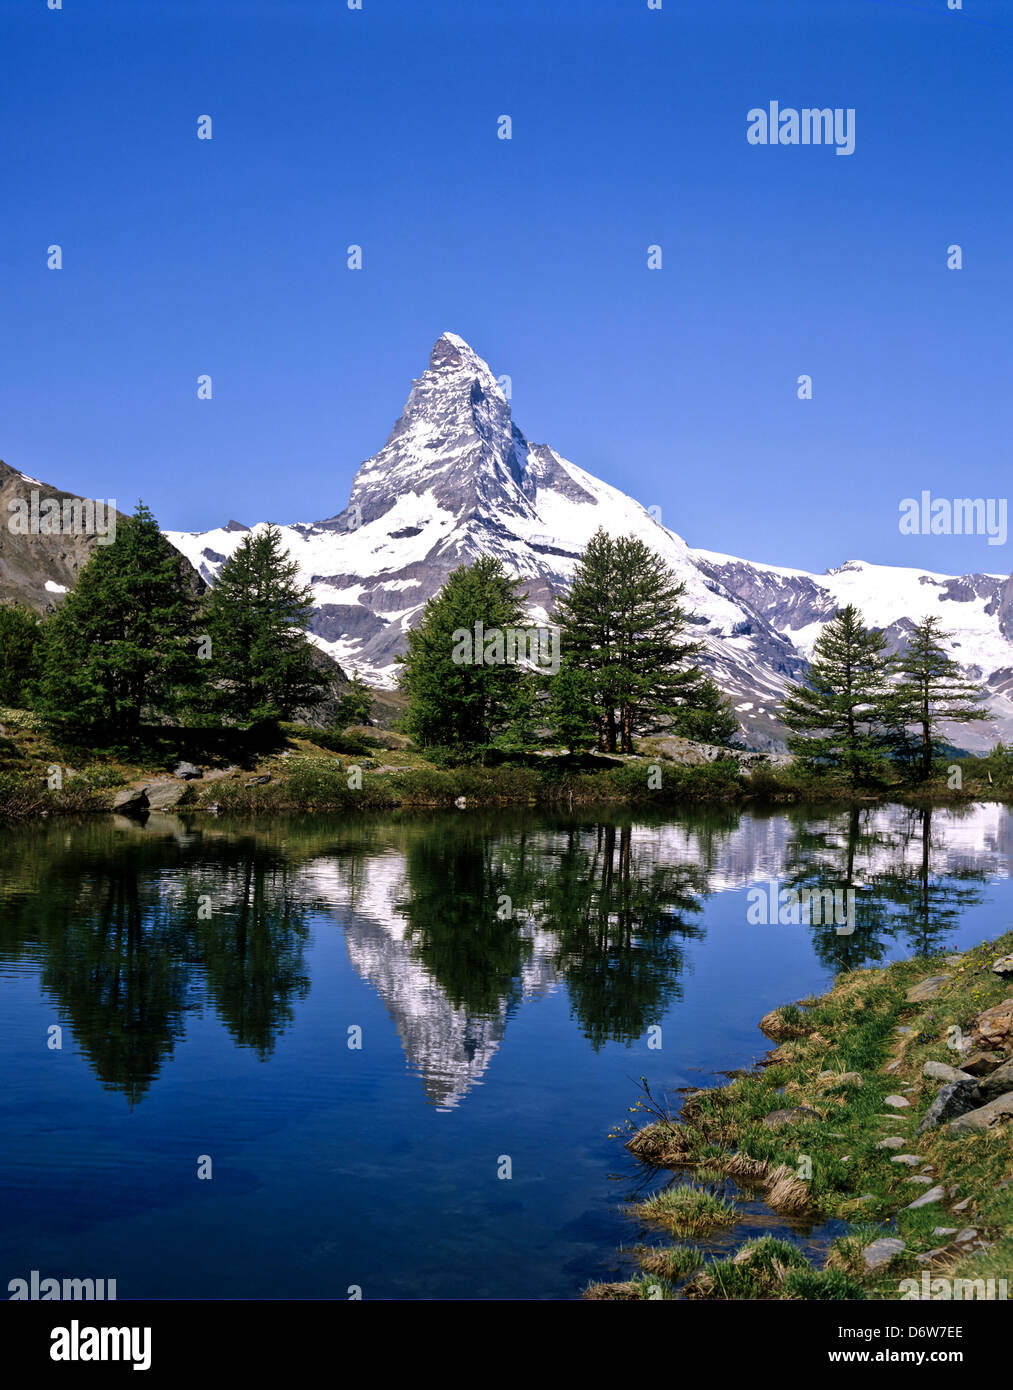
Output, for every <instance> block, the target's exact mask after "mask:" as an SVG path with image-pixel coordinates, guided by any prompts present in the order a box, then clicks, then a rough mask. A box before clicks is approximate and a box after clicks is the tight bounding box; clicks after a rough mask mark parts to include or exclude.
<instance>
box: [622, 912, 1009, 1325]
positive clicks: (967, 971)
mask: <svg viewBox="0 0 1013 1390" xmlns="http://www.w3.org/2000/svg"><path fill="white" fill-rule="evenodd" d="M1010 951H1013V933H1008V934H1006V935H1004V936H1002V937H1000V938H999V939H998V940H996V941H993V942H991V943H984V942H983V943H982V944H981V945H980V946H979V947H976V948H974V949H972V950H970V951H968V952H966V953H965V954H964V957H963V959H962V960H961V961H959V962H956V963H950V962H948V961H947V960H945V959H941V958H940V957H939V956H931V957H920V958H917V957H916V958H914V959H912V960H908V961H902V962H897V963H896V964H893V965H891V966H889V967H887V968H886V969H874V970H858V971H853V972H850V973H846V974H843V975H841V976H839V977H838V979H837V981H836V982H835V985H834V987H833V989H832V990H831V991H830V992H829V993H828V994H826V995H824V996H823V997H822V998H820V999H815V1000H811V1001H805V1002H806V1007H804V1008H800V1007H798V1006H796V1005H788V1006H786V1007H785V1008H784V1009H782V1010H779V1011H778V1012H779V1013H780V1014H781V1016H782V1017H784V1018H785V1019H786V1021H789V1022H791V1023H792V1024H793V1025H796V1026H797V1027H798V1029H799V1030H800V1031H802V1036H796V1037H792V1038H789V1039H788V1040H786V1041H783V1042H781V1043H780V1045H779V1046H778V1047H777V1048H776V1049H775V1051H774V1052H773V1053H772V1054H771V1056H772V1061H771V1064H770V1065H769V1066H766V1067H765V1068H762V1069H757V1070H756V1071H754V1072H751V1073H749V1074H746V1075H740V1076H738V1077H736V1078H735V1079H734V1080H732V1081H731V1082H730V1083H729V1084H728V1085H726V1086H723V1087H718V1088H714V1089H712V1090H707V1091H699V1092H696V1093H694V1094H692V1095H691V1096H689V1097H688V1098H687V1099H686V1101H685V1102H684V1104H683V1108H682V1113H681V1115H680V1116H679V1118H678V1120H677V1121H670V1122H667V1123H664V1122H657V1121H656V1122H655V1123H654V1124H652V1125H648V1126H645V1127H644V1128H643V1129H642V1130H639V1131H637V1132H636V1133H635V1134H634V1135H633V1136H632V1137H631V1138H630V1139H629V1140H628V1141H627V1143H628V1146H629V1147H630V1149H631V1151H632V1152H634V1153H635V1154H636V1155H637V1157H639V1158H641V1159H642V1160H644V1161H646V1162H651V1163H654V1164H664V1162H665V1160H666V1159H668V1160H670V1161H671V1163H672V1166H676V1165H678V1166H684V1165H686V1166H691V1167H694V1168H695V1171H696V1172H697V1174H698V1176H700V1175H704V1176H706V1175H712V1174H713V1173H714V1172H715V1171H718V1170H722V1171H724V1172H725V1173H726V1174H728V1175H730V1176H732V1177H735V1178H736V1180H738V1181H742V1182H744V1183H746V1184H747V1185H751V1186H752V1187H753V1188H754V1189H757V1190H758V1192H757V1195H760V1196H763V1195H764V1192H763V1189H764V1186H765V1185H766V1184H770V1183H771V1182H772V1181H773V1180H774V1179H775V1178H777V1177H778V1175H780V1177H779V1179H778V1181H779V1182H780V1185H781V1187H782V1188H784V1187H786V1188H787V1190H788V1193H789V1197H790V1198H791V1199H792V1200H794V1199H795V1198H797V1196H798V1194H799V1192H800V1191H802V1190H804V1194H805V1196H806V1198H807V1201H808V1204H809V1208H810V1212H811V1215H812V1216H813V1218H814V1219H827V1218H830V1217H834V1218H839V1219H843V1220H845V1221H847V1222H849V1223H850V1229H849V1231H848V1233H847V1234H846V1235H845V1236H844V1237H843V1238H841V1239H839V1240H837V1241H835V1242H834V1244H833V1246H832V1247H831V1248H830V1249H829V1251H828V1254H827V1262H826V1268H825V1269H823V1270H813V1269H811V1268H809V1267H808V1265H807V1266H806V1269H802V1268H801V1266H797V1268H798V1272H797V1273H790V1274H786V1275H785V1277H784V1280H783V1281H782V1283H781V1284H780V1285H779V1290H780V1291H779V1292H777V1293H774V1294H758V1293H757V1292H756V1289H757V1288H758V1287H760V1286H761V1285H763V1284H764V1280H765V1278H766V1277H767V1276H766V1275H763V1274H762V1270H763V1268H765V1266H764V1257H763V1253H762V1251H761V1254H760V1256H758V1257H756V1258H752V1257H750V1258H747V1259H746V1260H744V1261H742V1262H740V1263H738V1264H734V1266H733V1265H732V1262H723V1263H721V1262H719V1263H720V1265H721V1267H720V1268H718V1269H717V1273H716V1274H715V1272H714V1271H715V1269H716V1266H714V1265H708V1266H706V1267H705V1269H704V1270H702V1271H701V1272H700V1274H699V1275H698V1276H696V1277H695V1278H694V1280H693V1281H692V1284H693V1287H694V1288H695V1289H697V1292H696V1294H691V1295H689V1296H707V1297H758V1296H775V1297H779V1298H789V1297H791V1298H795V1297H797V1298H853V1297H867V1298H886V1299H896V1298H900V1297H902V1293H901V1292H900V1291H899V1283H900V1280H901V1279H903V1278H909V1277H915V1278H918V1277H920V1274H921V1271H922V1269H923V1268H925V1266H924V1265H923V1264H920V1263H919V1262H918V1260H917V1258H916V1257H917V1256H918V1255H919V1254H925V1253H926V1252H928V1251H931V1250H936V1249H938V1248H940V1247H943V1248H944V1253H943V1255H942V1256H941V1257H940V1258H939V1260H938V1262H937V1264H936V1265H934V1267H933V1272H934V1273H936V1274H938V1273H946V1274H948V1275H950V1276H951V1277H959V1278H968V1279H988V1278H990V1277H991V1278H1007V1279H1008V1278H1010V1271H1011V1268H1013V1186H1006V1187H1003V1186H1001V1183H1002V1182H1003V1181H1004V1180H1007V1179H1009V1177H1010V1176H1011V1174H1013V1153H1011V1143H1010V1140H1011V1127H1009V1126H1006V1127H1004V1128H1003V1127H1000V1128H999V1129H997V1130H995V1131H993V1132H991V1133H986V1134H967V1135H956V1134H953V1133H951V1132H949V1131H947V1130H946V1128H945V1126H944V1127H942V1128H941V1129H936V1130H932V1131H928V1132H926V1133H924V1134H921V1135H916V1133H915V1131H916V1128H917V1125H918V1122H919V1120H920V1119H921V1117H922V1116H923V1115H924V1113H925V1111H926V1110H927V1109H928V1106H929V1105H930V1103H931V1101H932V1100H933V1099H934V1097H935V1095H936V1092H937V1091H938V1089H939V1086H940V1085H941V1083H940V1082H939V1081H935V1080H932V1079H930V1078H928V1077H924V1076H923V1075H922V1067H923V1066H924V1063H925V1062H926V1061H927V1060H930V1059H931V1060H935V1061H939V1062H946V1063H948V1064H949V1065H951V1066H955V1065H956V1066H959V1061H960V1058H959V1056H958V1055H957V1054H956V1053H955V1052H954V1051H953V1050H952V1049H951V1048H949V1047H948V1046H947V1038H948V1035H949V1030H950V1028H951V1026H952V1025H953V1024H957V1025H958V1026H959V1027H961V1028H962V1029H963V1030H964V1032H965V1033H967V1032H969V1030H970V1027H971V1025H972V1023H973V1020H974V1019H975V1018H976V1017H977V1015H978V1014H979V1013H981V1012H982V1011H983V1010H984V1009H987V1008H990V1007H991V1006H992V1005H994V1004H996V1003H999V1002H1000V1001H1001V1000H1003V999H1006V998H1008V997H1009V996H1010V995H1011V994H1013V986H1011V984H1010V982H1009V981H1008V980H1003V979H1001V978H1000V977H998V976H996V975H993V974H992V972H991V969H990V966H991V963H992V962H993V961H994V960H995V959H996V958H997V957H998V956H1000V955H1005V954H1008V953H1009V952H1010ZM939 974H943V975H945V976H946V977H947V980H946V984H945V985H944V987H943V989H942V991H941V993H940V994H939V995H938V996H937V997H936V998H934V999H931V1000H928V1001H926V1002H923V1003H908V1001H907V999H906V997H905V996H906V994H907V991H908V990H909V989H910V988H911V986H912V985H914V984H916V983H918V982H920V981H921V980H924V979H925V978H927V977H928V976H930V975H939ZM901 1026H903V1027H905V1028H907V1029H909V1030H910V1031H909V1032H906V1033H899V1032H898V1028H899V1027H901ZM1007 1055H1008V1053H1007ZM888 1065H891V1066H892V1069H891V1070H890V1071H887V1070H886V1067H887V1066H888ZM824 1072H831V1073H833V1075H832V1076H829V1077H823V1078H822V1079H820V1076H821V1073H824ZM844 1072H857V1073H858V1074H859V1075H860V1076H861V1078H862V1085H861V1086H856V1085H850V1084H847V1085H845V1084H840V1083H837V1082H835V1079H834V1078H835V1077H836V1076H839V1075H841V1074H842V1073H844ZM908 1088H910V1089H908ZM894 1093H899V1094H902V1095H904V1096H905V1097H906V1098H907V1099H909V1100H910V1102H911V1104H910V1107H909V1108H907V1109H903V1110H899V1111H896V1112H894V1113H891V1111H890V1109H889V1107H887V1106H886V1104H885V1100H886V1097H887V1096H888V1095H891V1094H894ZM799 1106H805V1107H808V1108H810V1109H812V1110H815V1111H816V1112H818V1115H819V1116H820V1118H819V1120H817V1121H808V1122H806V1121H800V1122H793V1123H790V1124H787V1125H783V1126H778V1127H776V1128H769V1127H767V1126H766V1125H765V1124H764V1123H763V1120H764V1117H765V1116H767V1115H769V1114H770V1113H771V1112H773V1111H777V1110H790V1109H793V1108H795V1107H799ZM890 1135H896V1136H898V1137H900V1138H901V1139H902V1140H903V1145H902V1147H901V1148H899V1149H897V1148H886V1149H882V1148H879V1147H878V1144H879V1142H880V1141H881V1140H882V1139H883V1138H885V1137H887V1136H890ZM901 1153H910V1154H914V1155H917V1156H919V1157H920V1158H921V1159H922V1162H921V1163H919V1164H917V1165H915V1166H913V1167H912V1166H908V1165H906V1164H902V1163H895V1162H892V1161H891V1160H892V1159H893V1158H895V1157H897V1156H898V1155H899V1154H901ZM802 1160H804V1162H802ZM923 1167H925V1168H926V1169H927V1170H928V1171H927V1172H926V1173H925V1174H921V1169H922V1168H923ZM915 1175H922V1176H927V1177H929V1178H930V1182H929V1183H925V1184H915V1183H911V1182H909V1181H908V1179H910V1178H911V1177H913V1176H915ZM937 1184H940V1185H942V1186H943V1187H944V1189H945V1190H946V1194H947V1195H946V1196H945V1198H944V1200H942V1201H941V1202H938V1203H932V1204H930V1205H928V1206H926V1207H923V1208H920V1209H917V1210H914V1211H912V1210H909V1209H908V1204H909V1203H910V1202H911V1201H913V1200H914V1199H915V1198H916V1197H917V1196H919V1195H920V1194H921V1193H923V1192H925V1191H926V1189H927V1188H928V1187H930V1186H934V1185H937ZM687 1191H688V1192H692V1191H693V1189H685V1188H675V1189H669V1191H668V1193H662V1194H660V1195H659V1197H657V1198H655V1199H654V1201H655V1202H656V1203H657V1204H658V1212H659V1215H660V1214H661V1213H662V1212H663V1210H664V1204H665V1202H666V1201H667V1202H670V1203H671V1204H672V1208H673V1215H674V1219H676V1220H678V1208H679V1203H680V1202H687V1203H690V1206H689V1207H688V1211H689V1212H692V1205H691V1202H692V1199H691V1198H690V1197H680V1196H678V1195H677V1194H679V1193H681V1192H687ZM951 1193H952V1195H950V1194H951ZM669 1194H672V1195H669ZM704 1195H705V1196H707V1195H709V1194H704ZM774 1195H775V1188H773V1187H769V1188H768V1190H767V1192H766V1199H767V1200H768V1204H770V1205H774V1204H775V1203H774V1200H773V1199H774ZM863 1199H865V1200H863ZM965 1199H969V1205H968V1206H967V1207H966V1208H965V1209H964V1210H963V1211H961V1212H956V1211H954V1210H953V1208H954V1207H955V1206H956V1204H957V1203H959V1202H962V1201H964V1200H965ZM711 1200H715V1199H713V1198H712V1199H711ZM706 1205H707V1204H706V1202H705V1203H704V1205H703V1207H702V1208H701V1214H703V1213H704V1212H705V1210H706ZM637 1210H638V1213H639V1214H644V1212H643V1207H641V1208H638V1209H637ZM937 1226H949V1227H956V1228H957V1229H960V1228H962V1227H968V1226H969V1227H974V1228H975V1229H977V1230H978V1231H979V1232H981V1233H982V1235H983V1237H984V1238H985V1239H987V1240H989V1241H990V1242H992V1243H991V1245H990V1247H989V1248H988V1249H986V1250H977V1251H968V1250H964V1251H960V1250H958V1249H957V1248H955V1247H954V1248H951V1249H947V1248H946V1246H947V1239H948V1238H947V1237H940V1236H937V1235H935V1234H934V1230H935V1228H936V1227H937ZM694 1229H695V1228H694V1226H693V1224H692V1218H691V1216H690V1217H688V1218H687V1221H686V1225H685V1227H684V1231H680V1234H682V1233H685V1234H693V1233H694ZM886 1234H889V1235H891V1236H897V1237H899V1238H900V1239H901V1240H903V1241H904V1242H905V1246H906V1248H905V1250H904V1251H903V1252H902V1254H901V1255H900V1256H898V1257H897V1258H896V1259H895V1260H894V1261H893V1262H892V1263H891V1264H890V1266H889V1267H888V1268H886V1269H883V1270H880V1271H877V1272H875V1273H870V1272H869V1271H868V1270H867V1269H866V1268H865V1264H864V1260H863V1258H862V1250H863V1249H864V1248H865V1246H866V1245H868V1244H869V1243H870V1242H871V1241H872V1240H874V1239H876V1238H877V1236H882V1235H886ZM782 1253H783V1252H782ZM757 1261H758V1262H759V1263H758V1264H757ZM796 1263H797V1262H796ZM742 1264H746V1265H747V1266H748V1269H747V1270H746V1272H745V1273H744V1272H743V1269H742ZM726 1265H727V1266H728V1267H727V1268H726ZM754 1265H757V1268H758V1269H759V1270H760V1273H759V1274H758V1273H757V1271H756V1269H753V1266H754ZM792 1268H795V1266H792ZM749 1269H752V1270H753V1272H752V1274H751V1275H750V1274H749ZM706 1277H713V1278H714V1279H715V1280H716V1281H717V1282H716V1283H715V1284H714V1285H713V1286H711V1285H708V1284H707V1283H706ZM747 1287H748V1288H751V1289H752V1290H753V1292H751V1293H742V1292H738V1293H737V1292H735V1290H744V1289H746V1288H747ZM856 1289H857V1290H858V1292H857V1293H856V1292H855V1290H856ZM700 1290H703V1292H702V1293H701V1292H700ZM708 1290H710V1292H708ZM715 1290H716V1291H715Z"/></svg>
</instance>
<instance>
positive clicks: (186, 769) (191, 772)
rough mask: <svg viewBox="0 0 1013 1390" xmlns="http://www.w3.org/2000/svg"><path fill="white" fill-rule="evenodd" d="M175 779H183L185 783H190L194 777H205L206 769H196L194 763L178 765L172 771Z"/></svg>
mask: <svg viewBox="0 0 1013 1390" xmlns="http://www.w3.org/2000/svg"><path fill="white" fill-rule="evenodd" d="M172 775H173V777H182V779H183V781H184V782H189V781H190V780H191V779H192V778H194V777H203V776H204V769H203V768H201V767H196V766H195V765H194V764H193V763H177V764H176V766H175V767H174V768H173V769H172Z"/></svg>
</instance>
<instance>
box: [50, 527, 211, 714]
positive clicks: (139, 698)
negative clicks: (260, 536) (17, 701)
mask: <svg viewBox="0 0 1013 1390" xmlns="http://www.w3.org/2000/svg"><path fill="white" fill-rule="evenodd" d="M188 569H189V567H188V566H187V564H186V561H185V560H184V559H183V557H182V555H180V554H179V552H178V551H176V550H174V549H173V547H172V546H171V545H170V544H169V542H168V541H167V540H166V539H165V537H164V536H163V535H162V534H161V532H160V531H159V529H158V522H157V521H156V520H155V518H154V516H153V515H152V513H151V512H150V511H149V509H148V508H147V507H146V506H145V505H144V503H143V502H140V503H138V505H137V510H136V511H135V513H134V515H133V516H132V517H129V518H128V519H127V520H126V521H124V522H121V523H120V525H119V527H118V529H117V534H116V539H115V541H114V542H113V544H112V545H109V546H99V547H97V548H96V550H95V552H94V554H93V555H92V557H91V559H90V560H89V561H88V563H87V564H86V565H85V567H84V568H83V570H82V571H81V574H80V576H79V578H78V581H77V584H76V586H75V587H74V589H73V590H72V591H71V592H70V593H69V594H68V595H67V598H66V601H65V602H64V604H63V606H62V607H61V608H60V609H59V611H58V612H57V613H56V614H55V615H54V616H53V617H52V618H51V619H50V620H49V621H48V622H47V623H46V624H45V628H44V654H43V671H42V678H41V682H40V692H39V698H38V702H37V707H38V708H39V710H40V712H41V713H42V714H43V715H44V717H46V718H47V719H49V720H50V722H52V723H55V724H57V725H60V726H63V727H65V728H68V729H73V730H79V731H81V732H85V731H88V732H91V733H93V734H104V735H122V736H123V737H125V738H126V739H127V740H129V739H131V738H133V737H135V736H136V735H137V733H138V732H139V730H140V726H141V721H142V718H145V717H147V718H154V719H159V718H164V717H171V716H173V715H175V714H177V713H178V712H179V710H180V709H181V708H182V707H183V705H184V704H185V702H186V700H187V698H188V696H190V695H192V692H193V690H194V689H195V687H196V685H197V683H198V682H199V679H200V672H199V663H198V662H197V661H196V659H195V658H196V645H195V631H194V616H195V611H196V606H197V599H196V595H195V592H194V588H193V586H192V579H191V578H190V577H189V576H188Z"/></svg>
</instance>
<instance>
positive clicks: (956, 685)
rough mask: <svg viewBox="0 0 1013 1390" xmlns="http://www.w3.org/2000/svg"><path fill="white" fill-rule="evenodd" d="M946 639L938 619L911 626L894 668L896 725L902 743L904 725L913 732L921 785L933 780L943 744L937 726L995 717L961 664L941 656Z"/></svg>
mask: <svg viewBox="0 0 1013 1390" xmlns="http://www.w3.org/2000/svg"><path fill="white" fill-rule="evenodd" d="M948 640H949V633H946V632H943V631H942V624H941V623H940V620H939V619H938V618H935V617H925V618H923V619H922V620H921V622H920V623H916V624H915V627H914V630H913V631H912V633H911V636H910V638H909V639H908V643H907V649H906V650H905V652H904V654H903V656H900V657H897V658H896V659H895V660H894V662H893V663H892V669H893V671H894V673H895V674H896V675H897V676H899V678H900V679H899V681H898V684H897V686H896V688H895V691H894V708H895V709H896V710H897V711H898V712H897V714H896V717H895V720H894V723H895V725H896V726H898V727H899V728H900V731H901V737H902V738H903V737H905V731H906V727H907V726H908V725H913V726H914V728H915V729H916V731H917V734H916V741H917V753H916V756H917V766H918V775H919V777H920V778H921V779H922V780H923V781H924V780H927V779H928V778H929V777H931V776H932V759H933V757H934V756H935V754H936V752H937V750H938V749H939V747H940V746H941V745H942V743H943V740H942V739H941V738H940V737H939V732H938V730H939V725H940V723H941V722H943V721H952V722H953V723H956V724H966V723H969V722H971V721H973V720H984V719H992V718H993V715H992V713H991V711H990V710H987V709H982V708H981V704H980V702H981V701H982V700H984V699H985V697H986V691H985V688H984V686H982V685H979V684H977V683H975V682H974V681H971V680H968V678H967V677H966V676H964V675H963V673H962V671H961V668H960V664H959V663H958V662H956V661H954V660H953V659H952V657H949V656H947V654H946V652H945V651H944V649H943V643H944V642H946V641H948Z"/></svg>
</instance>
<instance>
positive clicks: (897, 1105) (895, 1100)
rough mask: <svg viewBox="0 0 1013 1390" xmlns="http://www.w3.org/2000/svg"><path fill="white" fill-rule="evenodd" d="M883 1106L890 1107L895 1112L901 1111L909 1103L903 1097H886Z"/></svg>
mask: <svg viewBox="0 0 1013 1390" xmlns="http://www.w3.org/2000/svg"><path fill="white" fill-rule="evenodd" d="M883 1104H884V1105H892V1106H893V1107H894V1109H895V1110H903V1109H904V1108H905V1107H906V1106H908V1105H910V1104H911V1102H910V1101H909V1100H908V1099H907V1098H906V1097H905V1096H887V1098H886V1099H885V1100H884V1101H883Z"/></svg>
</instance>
